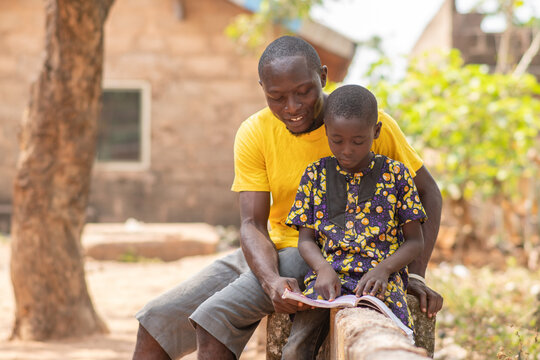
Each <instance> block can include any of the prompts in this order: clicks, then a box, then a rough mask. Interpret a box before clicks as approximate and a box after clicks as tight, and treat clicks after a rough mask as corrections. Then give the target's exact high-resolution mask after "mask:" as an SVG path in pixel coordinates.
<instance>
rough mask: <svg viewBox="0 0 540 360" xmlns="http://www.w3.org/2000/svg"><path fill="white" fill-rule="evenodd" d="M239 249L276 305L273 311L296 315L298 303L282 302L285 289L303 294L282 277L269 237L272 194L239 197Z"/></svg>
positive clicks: (261, 192) (294, 281) (294, 280)
mask: <svg viewBox="0 0 540 360" xmlns="http://www.w3.org/2000/svg"><path fill="white" fill-rule="evenodd" d="M239 196H240V220H241V225H240V245H241V247H242V251H243V252H244V256H245V257H246V261H247V263H248V265H249V267H250V269H251V271H253V273H254V274H255V276H256V277H257V279H259V282H260V283H261V286H262V288H263V290H264V292H265V293H266V294H267V295H268V296H269V297H270V299H271V300H272V303H273V304H274V310H275V311H276V312H281V313H294V312H296V311H297V310H298V307H297V305H298V303H297V302H296V301H292V300H284V299H282V298H281V295H282V294H283V291H284V290H285V288H289V289H290V290H292V291H296V292H300V289H299V287H298V283H297V281H296V279H294V278H285V277H281V276H280V275H279V265H278V262H279V258H278V253H277V250H276V247H275V245H274V243H273V242H272V241H271V240H270V235H269V234H268V227H267V226H268V225H267V224H268V215H269V212H270V194H269V193H268V192H264V191H244V192H241V193H240V195H239Z"/></svg>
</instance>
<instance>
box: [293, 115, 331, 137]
mask: <svg viewBox="0 0 540 360" xmlns="http://www.w3.org/2000/svg"><path fill="white" fill-rule="evenodd" d="M323 124H324V122H323V121H322V120H321V122H320V124H318V121H317V119H315V120H314V121H313V122H312V123H311V125H310V126H309V127H308V128H307V129H306V130H304V131H300V132H292V131H291V130H289V129H288V128H287V130H289V132H290V133H291V134H292V135H294V136H300V135H304V134H307V133H310V132H312V131H314V130H317V129H318V128H320V127H321V126H322V125H323Z"/></svg>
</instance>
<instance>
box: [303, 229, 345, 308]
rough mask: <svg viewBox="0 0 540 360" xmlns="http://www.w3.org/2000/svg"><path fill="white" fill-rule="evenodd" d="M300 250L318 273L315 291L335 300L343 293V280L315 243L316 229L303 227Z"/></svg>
mask: <svg viewBox="0 0 540 360" xmlns="http://www.w3.org/2000/svg"><path fill="white" fill-rule="evenodd" d="M298 251H299V252H300V255H302V257H303V258H304V260H305V261H306V263H307V264H308V265H309V267H310V268H311V269H313V271H315V273H316V274H317V280H316V282H315V291H316V292H317V294H319V295H321V296H322V297H324V298H325V299H327V300H330V301H332V300H334V299H335V298H336V297H337V296H339V295H340V294H341V281H339V277H338V276H337V274H336V272H335V271H334V269H333V268H332V265H330V264H329V263H328V262H327V261H326V259H325V258H324V257H323V255H322V253H321V249H320V248H319V247H318V246H317V244H316V243H315V230H313V229H309V228H305V227H301V228H300V229H299V237H298Z"/></svg>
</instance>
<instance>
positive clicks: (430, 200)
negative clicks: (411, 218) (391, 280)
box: [407, 166, 443, 317]
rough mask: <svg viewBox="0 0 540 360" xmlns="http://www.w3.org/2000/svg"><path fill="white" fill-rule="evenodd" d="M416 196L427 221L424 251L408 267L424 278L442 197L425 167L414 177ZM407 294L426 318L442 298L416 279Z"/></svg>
mask: <svg viewBox="0 0 540 360" xmlns="http://www.w3.org/2000/svg"><path fill="white" fill-rule="evenodd" d="M414 182H415V184H416V187H417V189H418V194H419V196H420V200H421V201H422V205H423V206H424V209H425V211H426V215H427V217H428V220H427V221H426V222H425V223H424V224H422V233H423V236H424V251H423V252H422V255H421V256H420V257H419V258H418V259H416V260H414V261H413V262H412V263H411V264H410V265H409V271H410V272H411V273H414V274H418V275H420V276H425V274H426V268H427V265H428V262H429V259H430V258H431V253H432V252H433V248H434V247H435V241H436V240H437V235H438V234H439V226H440V224H441V211H442V196H441V192H440V190H439V187H438V186H437V183H436V182H435V180H434V179H433V177H432V176H431V174H430V173H429V171H428V169H427V168H426V167H425V166H422V167H421V168H420V169H419V170H418V171H417V172H416V176H415V177H414ZM407 290H408V291H409V293H411V294H414V295H415V296H417V297H418V299H419V301H420V308H421V309H422V311H424V312H427V313H428V316H430V317H431V316H433V315H435V314H436V313H437V312H438V311H439V310H440V309H441V308H442V303H443V298H442V296H441V295H439V294H438V293H437V292H435V291H433V290H432V289H430V288H429V287H427V286H425V285H424V284H422V283H421V282H420V281H418V280H416V279H410V280H409V286H408V289H407Z"/></svg>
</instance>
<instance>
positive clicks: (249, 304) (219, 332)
mask: <svg viewBox="0 0 540 360" xmlns="http://www.w3.org/2000/svg"><path fill="white" fill-rule="evenodd" d="M308 270H309V267H308V266H307V265H306V263H305V262H304V260H303V259H302V257H301V256H300V254H299V253H298V249H296V248H285V249H282V250H280V251H279V273H280V274H281V276H286V277H294V278H296V279H297V281H298V283H299V285H300V286H301V287H303V279H304V275H305V274H306V273H307V271H308ZM273 311H274V307H273V305H272V301H271V300H270V298H269V297H268V296H267V295H266V294H265V293H264V291H263V289H262V287H261V285H260V283H259V281H258V280H257V278H256V277H255V275H254V274H253V273H252V272H251V271H249V272H246V273H244V274H242V275H241V276H240V277H238V279H237V280H235V281H234V282H233V283H232V284H230V285H229V286H227V287H226V288H224V289H223V290H221V291H219V292H217V293H216V294H215V295H214V296H212V297H210V298H209V299H208V300H206V301H205V302H204V303H203V304H201V306H199V307H198V308H197V310H196V311H195V312H194V313H193V314H192V315H191V317H190V320H192V321H193V323H194V324H195V325H196V326H197V328H199V327H202V328H203V329H204V330H205V332H204V336H205V339H204V342H203V341H199V345H200V347H199V348H198V353H199V356H200V357H199V359H206V358H205V357H204V356H206V354H207V353H210V352H211V351H212V349H215V348H220V346H224V347H225V348H227V349H229V352H222V353H221V354H222V355H223V356H217V357H213V359H229V356H230V355H231V353H232V354H233V355H234V356H235V357H236V358H238V357H240V354H241V353H242V351H243V350H244V347H245V345H246V343H247V342H248V340H249V338H250V337H251V335H252V334H253V331H255V329H256V328H257V325H258V324H259V321H260V319H262V318H263V317H264V316H266V315H268V314H270V313H272V312H273ZM198 334H199V333H198ZM202 334H203V333H202V332H201V335H202ZM222 349H224V348H222ZM208 358H210V357H208Z"/></svg>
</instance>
